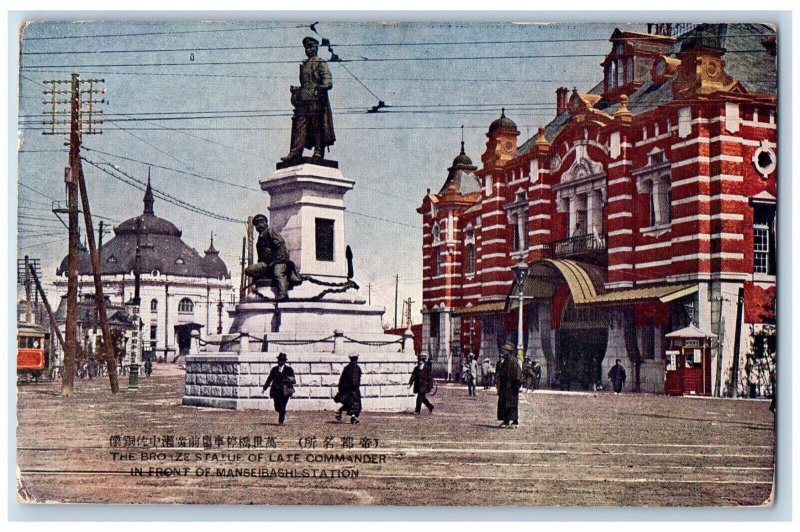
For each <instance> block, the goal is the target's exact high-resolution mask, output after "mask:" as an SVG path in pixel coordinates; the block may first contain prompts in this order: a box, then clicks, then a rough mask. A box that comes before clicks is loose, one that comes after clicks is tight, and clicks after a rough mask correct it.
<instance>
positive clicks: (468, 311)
mask: <svg viewBox="0 0 800 532" xmlns="http://www.w3.org/2000/svg"><path fill="white" fill-rule="evenodd" d="M505 309H506V302H505V301H489V302H486V303H478V304H477V305H472V306H469V307H462V308H457V309H454V310H453V314H454V315H456V316H477V315H479V314H496V313H498V312H505Z"/></svg>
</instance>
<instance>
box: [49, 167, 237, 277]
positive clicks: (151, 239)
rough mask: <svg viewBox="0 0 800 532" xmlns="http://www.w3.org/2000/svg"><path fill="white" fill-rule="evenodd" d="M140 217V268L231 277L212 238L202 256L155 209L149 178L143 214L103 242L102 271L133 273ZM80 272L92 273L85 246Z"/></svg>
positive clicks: (64, 262) (63, 270)
mask: <svg viewBox="0 0 800 532" xmlns="http://www.w3.org/2000/svg"><path fill="white" fill-rule="evenodd" d="M137 220H141V232H140V235H141V236H140V250H141V260H142V262H141V269H140V271H141V272H143V273H151V272H156V271H157V272H159V273H161V274H166V275H178V276H185V277H206V278H209V277H210V278H216V279H219V278H220V277H224V278H227V279H230V273H229V272H228V268H227V267H226V266H225V262H224V261H223V260H222V259H221V258H220V257H219V252H218V251H217V250H216V249H214V245H213V242H212V245H211V247H210V248H209V249H208V250H207V251H206V255H205V256H204V257H202V256H200V254H199V253H198V252H197V250H196V249H194V248H192V247H189V246H188V245H187V244H186V243H185V242H184V241H183V240H181V234H182V233H181V230H180V229H178V228H177V227H176V226H175V225H174V224H173V223H172V222H169V221H167V220H164V219H163V218H159V217H158V216H156V215H155V214H154V213H153V193H152V190H151V188H150V182H149V180H148V183H147V190H146V191H145V196H144V212H143V213H142V215H141V216H138V217H135V218H130V219H128V220H125V221H124V222H122V223H121V224H119V225H118V226H117V227H115V228H114V234H115V236H114V238H112V239H111V240H109V241H108V242H107V243H105V244H103V247H102V249H101V251H100V269H101V272H102V274H103V275H119V274H131V273H132V272H133V271H134V266H135V257H136V233H137V228H136V226H137ZM68 265H69V257H64V259H63V260H62V261H61V265H60V266H59V267H58V269H57V270H56V274H57V275H63V274H65V273H66V272H67V269H68ZM78 273H79V274H80V275H91V274H92V261H91V258H90V256H89V252H88V251H87V250H86V249H85V248H84V249H81V250H79V252H78Z"/></svg>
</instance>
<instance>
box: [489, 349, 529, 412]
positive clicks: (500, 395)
mask: <svg viewBox="0 0 800 532" xmlns="http://www.w3.org/2000/svg"><path fill="white" fill-rule="evenodd" d="M514 351H516V348H515V346H514V344H513V343H512V342H510V341H508V342H506V343H505V344H503V347H501V348H500V362H498V368H497V375H496V377H495V378H496V382H497V419H498V420H500V421H502V423H501V425H500V426H501V427H503V428H507V427H511V428H517V427H518V426H519V389H520V386H521V385H522V381H523V377H524V376H523V374H522V367H521V365H520V361H519V360H518V359H517V357H516V356H515V355H514Z"/></svg>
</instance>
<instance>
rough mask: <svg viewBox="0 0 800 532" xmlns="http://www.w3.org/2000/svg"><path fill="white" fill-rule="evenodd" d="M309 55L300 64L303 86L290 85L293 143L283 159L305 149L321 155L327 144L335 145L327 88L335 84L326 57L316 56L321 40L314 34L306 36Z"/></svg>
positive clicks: (289, 159)
mask: <svg viewBox="0 0 800 532" xmlns="http://www.w3.org/2000/svg"><path fill="white" fill-rule="evenodd" d="M303 47H304V48H305V50H306V56H307V57H308V59H306V60H305V61H303V64H302V65H300V86H299V87H294V86H293V87H291V88H290V90H291V92H292V106H293V107H294V116H293V118H292V145H291V148H290V150H289V154H288V155H287V156H286V157H282V158H281V160H282V161H285V162H290V161H292V160H294V159H297V158H298V157H300V156H301V155H303V149H304V148H308V149H312V148H313V149H314V155H313V157H314V158H315V159H322V158H323V157H324V156H325V148H326V147H328V146H331V145H333V143H334V142H335V141H336V136H335V135H334V133H333V113H332V112H331V104H330V101H329V100H328V91H329V90H331V88H332V87H333V81H332V79H331V72H330V70H329V69H328V64H327V63H326V62H325V60H324V59H322V58H321V57H318V56H317V51H318V50H319V41H317V40H316V39H314V38H313V37H306V38H305V39H303Z"/></svg>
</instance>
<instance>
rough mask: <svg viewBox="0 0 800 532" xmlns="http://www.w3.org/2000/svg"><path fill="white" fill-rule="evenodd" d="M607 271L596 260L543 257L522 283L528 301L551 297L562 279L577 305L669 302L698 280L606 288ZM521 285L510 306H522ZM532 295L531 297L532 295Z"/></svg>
mask: <svg viewBox="0 0 800 532" xmlns="http://www.w3.org/2000/svg"><path fill="white" fill-rule="evenodd" d="M605 281H606V272H605V270H604V269H603V268H601V267H599V266H595V265H593V264H586V263H582V262H577V261H574V260H566V259H542V260H538V261H535V262H534V263H532V264H531V265H530V275H529V276H528V278H527V280H526V281H525V285H524V286H523V296H524V297H525V299H526V301H528V302H530V301H531V300H533V299H549V298H551V297H552V296H553V294H554V293H555V291H556V289H557V288H558V286H559V285H560V284H562V283H563V282H566V283H567V286H568V287H569V291H570V294H571V295H572V300H573V302H574V304H575V305H619V304H628V303H638V302H645V301H651V302H653V301H655V302H660V303H669V302H670V301H674V300H676V299H680V298H682V297H684V296H687V295H690V294H693V293H695V292H697V290H698V286H697V284H658V285H649V286H645V287H637V288H626V289H622V290H611V291H606V289H605ZM518 297H519V286H518V285H517V283H516V282H515V283H514V284H513V285H512V287H511V293H510V294H509V295H508V297H507V299H506V302H507V309H508V310H511V309H515V308H517V307H518V306H519V304H518V301H519V299H518ZM529 298H530V299H529Z"/></svg>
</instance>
